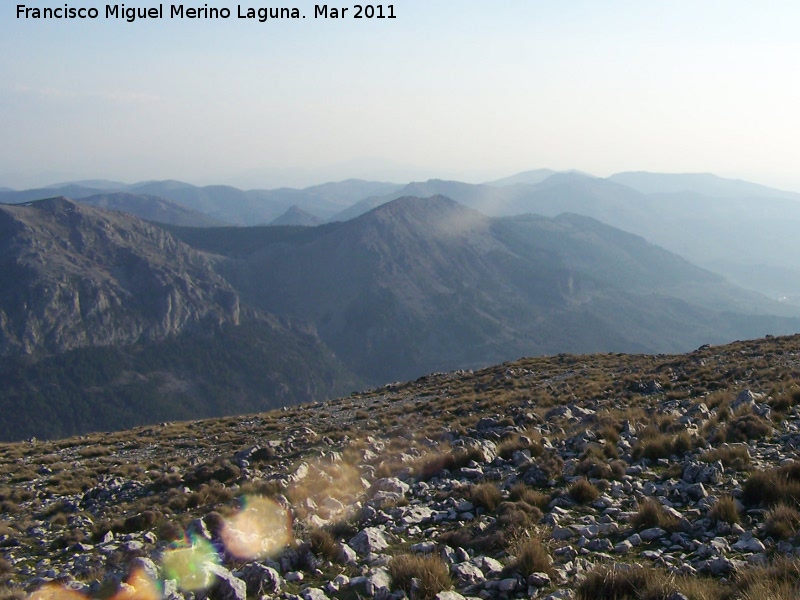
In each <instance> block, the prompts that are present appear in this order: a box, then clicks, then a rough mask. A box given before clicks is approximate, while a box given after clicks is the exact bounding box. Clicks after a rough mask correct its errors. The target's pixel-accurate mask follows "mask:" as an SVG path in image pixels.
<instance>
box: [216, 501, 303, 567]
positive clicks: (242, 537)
mask: <svg viewBox="0 0 800 600" xmlns="http://www.w3.org/2000/svg"><path fill="white" fill-rule="evenodd" d="M291 533H292V522H291V518H290V516H289V513H288V511H287V510H286V509H285V508H283V507H282V506H281V505H280V504H278V503H277V502H275V501H274V500H270V499H268V498H262V497H260V496H251V497H248V498H245V500H244V506H243V507H242V510H240V511H239V512H238V513H237V514H236V515H234V516H233V517H231V518H230V519H228V520H227V521H226V522H225V527H224V528H223V529H222V541H223V542H224V543H225V549H226V550H227V551H228V552H230V553H231V554H232V555H233V556H235V557H236V558H239V559H245V560H253V559H260V558H265V557H267V556H272V555H274V554H276V553H278V552H280V551H281V550H282V549H283V548H284V546H286V544H288V543H289V541H290V540H291Z"/></svg>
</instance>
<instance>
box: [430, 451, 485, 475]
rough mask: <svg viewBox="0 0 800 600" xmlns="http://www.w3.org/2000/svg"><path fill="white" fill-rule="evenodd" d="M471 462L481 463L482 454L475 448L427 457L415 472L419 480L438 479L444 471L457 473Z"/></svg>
mask: <svg viewBox="0 0 800 600" xmlns="http://www.w3.org/2000/svg"><path fill="white" fill-rule="evenodd" d="M472 461H475V462H482V461H483V453H482V452H481V451H480V450H478V449H477V448H466V449H464V450H455V451H451V452H447V453H444V454H435V455H433V456H428V457H426V458H425V459H423V460H422V461H421V462H420V464H419V465H418V466H417V469H416V471H417V473H418V476H419V478H420V479H421V480H423V481H427V480H429V479H433V478H434V477H438V476H439V475H441V474H442V473H444V471H457V470H458V469H460V468H462V467H466V466H467V465H468V464H469V463H470V462H472Z"/></svg>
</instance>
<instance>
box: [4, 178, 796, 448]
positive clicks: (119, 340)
mask: <svg viewBox="0 0 800 600" xmlns="http://www.w3.org/2000/svg"><path fill="white" fill-rule="evenodd" d="M536 178H539V182H538V183H535V184H530V183H525V181H533V180H535V179H536ZM517 179H518V180H519V181H506V182H503V181H500V182H494V183H493V184H486V185H470V184H465V183H460V182H445V181H437V180H434V181H429V182H425V183H418V184H411V185H410V186H406V187H405V188H396V187H391V186H390V184H369V183H366V182H342V183H341V184H332V185H331V186H327V187H326V186H318V188H320V189H316V190H315V191H314V194H316V198H318V199H319V198H322V197H325V195H326V194H333V193H334V191H332V190H335V189H339V188H341V189H342V190H345V191H344V192H343V194H345V195H347V194H350V195H349V196H348V198H349V200H344V199H340V200H338V201H336V202H338V203H339V205H342V206H343V205H345V204H347V203H348V202H350V201H351V200H352V199H353V198H354V197H355V196H356V195H358V194H360V193H364V191H365V190H367V191H376V190H381V189H383V190H385V189H392V190H395V191H391V193H389V194H388V195H387V194H384V195H373V196H372V197H371V199H369V200H363V201H361V202H351V203H350V205H349V206H350V208H351V209H354V208H355V207H356V206H360V207H362V208H363V207H365V206H366V205H368V204H375V205H376V206H375V207H374V208H372V209H370V210H368V211H366V212H363V213H361V214H359V215H358V216H356V217H354V218H352V219H349V220H345V221H332V222H329V223H326V224H321V225H316V226H310V225H298V224H290V225H272V226H270V225H261V226H249V227H245V226H231V225H227V226H218V223H219V220H220V219H217V218H216V217H214V216H211V215H209V214H206V213H201V212H199V211H196V209H187V208H186V207H185V206H184V205H181V204H176V201H175V200H164V199H163V196H147V195H144V194H141V193H134V192H131V191H130V190H126V189H119V188H120V187H125V186H121V184H120V186H117V189H115V190H113V191H108V192H103V193H98V189H97V188H91V187H89V186H88V183H91V184H92V185H96V184H99V183H102V182H83V184H82V185H81V186H73V188H75V189H77V187H81V188H82V189H84V190H91V191H92V192H93V193H92V194H88V195H85V196H83V198H81V199H80V200H79V201H73V200H69V199H66V198H50V199H46V200H37V201H31V200H25V198H26V197H28V196H26V195H25V194H23V193H21V192H15V194H18V195H17V196H13V198H12V199H15V200H16V201H19V202H20V203H18V204H9V205H5V206H1V207H0V276H2V281H0V285H2V288H0V289H2V291H0V352H2V355H3V357H4V362H3V364H2V365H1V366H0V383H2V386H3V391H2V393H0V405H2V406H3V409H4V411H5V412H4V414H6V415H12V416H10V417H7V418H6V419H5V421H4V422H3V423H2V426H1V427H0V437H2V438H3V439H20V438H21V437H28V436H31V435H36V436H44V437H54V436H61V435H68V434H73V433H81V432H84V431H89V430H97V429H111V428H119V427H127V426H131V425H135V424H141V423H146V422H153V421H158V420H172V419H177V418H199V417H204V416H216V415H222V414H234V413H241V412H246V411H252V410H262V409H266V408H272V407H274V406H281V405H284V404H293V403H296V402H303V401H312V400H321V399H325V398H331V397H334V396H336V395H338V394H343V393H349V392H350V391H353V390H355V389H359V388H362V387H363V386H365V385H381V384H384V383H386V382H389V381H396V380H403V379H413V378H416V377H419V376H421V375H424V374H426V373H429V372H431V371H440V370H450V369H459V368H476V367H482V366H486V365H489V364H494V363H499V362H503V361H507V360H513V359H516V358H518V357H520V356H530V355H540V354H558V353H560V352H581V353H583V352H637V353H641V352H649V353H660V352H680V351H686V350H689V349H692V348H695V347H697V346H700V345H702V344H707V343H721V342H726V341H730V340H734V339H741V338H752V337H760V336H763V335H765V334H784V333H793V332H796V331H800V309H798V308H796V307H795V306H794V305H792V304H791V303H786V302H776V301H774V300H770V299H769V298H767V297H766V296H763V295H760V294H758V293H756V292H753V291H749V290H745V289H742V288H740V287H737V286H736V285H735V284H734V283H731V282H730V281H729V280H728V279H726V278H723V277H722V276H720V275H718V274H715V273H714V272H712V271H710V270H708V269H705V268H702V266H695V265H694V264H692V263H691V262H690V261H687V260H686V259H685V258H683V257H681V256H678V255H676V254H674V253H672V252H670V251H669V250H668V249H667V248H662V247H660V246H657V245H654V244H653V243H651V242H652V240H650V239H645V238H643V237H640V236H638V235H634V234H632V233H628V232H626V231H623V230H622V229H618V228H616V227H613V226H611V225H609V224H607V222H606V223H604V222H601V221H602V220H603V219H598V218H595V217H592V216H587V215H586V213H587V212H592V211H594V212H595V213H599V216H602V217H604V219H605V220H606V221H608V220H610V219H611V217H612V216H614V215H617V218H618V220H625V221H626V222H627V223H629V224H631V225H634V224H638V226H641V227H644V225H643V223H644V222H646V221H647V220H648V219H649V218H650V216H649V215H651V214H652V211H654V210H656V209H657V208H658V201H659V200H660V201H662V202H663V198H661V197H658V198H657V197H656V195H653V194H646V193H644V192H641V191H637V190H635V189H633V188H631V187H628V186H626V185H623V184H621V183H617V182H615V181H611V180H606V179H598V178H594V177H591V176H589V175H585V174H581V173H576V172H570V173H555V174H550V173H539V172H534V173H529V174H521V175H520V177H519V178H517ZM634 179H635V180H636V182H639V183H638V185H644V184H641V181H642V180H643V179H644V180H646V179H647V177H643V176H641V175H637V177H636V178H634ZM700 179H701V180H702V181H705V182H706V183H707V182H708V181H709V180H708V178H700ZM710 181H711V182H712V183H714V181H715V180H714V179H713V178H712V179H711V180H710ZM689 183H695V184H696V183H697V178H689ZM106 185H108V184H107V183H106ZM158 185H160V186H161V189H162V191H164V190H168V189H174V190H183V192H181V193H188V192H186V190H187V189H190V188H191V186H186V185H185V184H179V183H177V182H166V183H162V184H158ZM387 185H389V186H390V188H387V187H386V186H387ZM674 185H676V186H677V185H678V183H675V184H674ZM724 185H725V186H727V185H728V184H727V183H726V184H724ZM110 187H113V186H109V189H110ZM154 187H156V184H150V187H147V186H144V185H142V186H140V187H139V192H144V191H147V192H152V191H153V188H154ZM723 187H724V186H723ZM195 189H196V190H202V193H203V194H212V192H213V191H214V189H216V188H195ZM398 189H399V190H401V191H402V190H405V191H406V192H414V193H415V194H412V195H407V196H402V197H400V198H396V199H394V198H393V196H394V195H396V194H397V193H399V192H398V191H396V190H398ZM750 189H752V188H750ZM348 190H349V191H348ZM303 192H304V194H306V196H308V195H311V192H306V191H303ZM438 192H447V194H446V195H445V194H439V193H438ZM19 194H22V195H19ZM30 194H33V195H35V193H34V192H30ZM30 194H28V195H30ZM130 194H134V195H133V196H131V195H130ZM231 194H234V192H231ZM692 194H694V192H675V193H672V192H671V196H670V197H672V196H676V197H680V198H683V200H681V201H677V200H676V201H675V202H674V204H675V206H677V207H678V208H680V207H681V202H683V205H684V207H685V206H688V205H689V204H690V201H689V200H687V198H690V197H694V196H692ZM295 195H297V194H295ZM342 198H344V196H343V197H342ZM6 199H8V198H6ZM712 200H713V201H709V202H707V203H706V204H705V205H704V207H703V208H702V210H700V209H697V210H695V213H696V214H697V215H704V218H710V217H709V215H713V214H715V213H714V210H717V209H719V207H722V206H724V205H726V203H727V205H728V206H733V205H734V204H737V203H738V204H741V205H742V206H745V205H746V204H747V202H746V201H745V200H742V199H741V198H740V199H737V198H735V197H733V198H730V197H729V198H716V199H712ZM326 201H327V202H328V203H329V205H330V204H335V203H336V202H334V201H333V200H331V199H330V197H328V200H326ZM770 202H771V203H772V204H771V205H769V206H768V207H767V208H766V209H765V210H764V214H765V215H769V217H770V218H773V219H775V218H777V217H778V215H779V214H780V211H779V209H780V208H781V207H782V208H783V209H785V213H786V214H787V215H789V216H788V217H787V220H790V217H791V215H792V214H793V213H792V210H794V203H795V199H793V198H792V197H791V195H787V196H786V197H782V198H778V197H775V198H772V199H771V200H770ZM532 203H533V204H535V205H536V206H537V207H538V209H539V210H537V211H536V213H538V214H533V213H531V212H524V211H523V209H524V208H525V207H526V206H529V205H531V204H532ZM89 204H94V205H95V206H89ZM468 205H472V206H468ZM217 206H218V207H221V208H224V206H225V205H224V204H223V203H218V204H217ZM475 206H478V207H481V208H482V209H484V211H486V212H492V213H495V214H501V213H507V214H503V215H502V216H490V215H487V214H485V213H484V212H483V211H479V210H476V209H475ZM715 206H716V207H717V209H715V208H714V207H715ZM102 207H109V208H110V207H116V208H124V209H126V210H127V211H131V210H132V209H136V210H138V211H142V212H144V211H147V214H146V215H144V214H143V215H142V216H147V218H149V219H152V220H151V221H144V220H142V219H141V218H139V217H137V216H135V215H133V214H131V213H130V212H127V213H123V212H120V211H118V210H109V209H108V208H102ZM293 207H294V208H293ZM240 208H241V207H240ZM560 208H570V209H572V208H574V209H577V210H574V211H572V212H563V211H562V212H558V209H560ZM745 209H746V207H745ZM745 209H743V210H745ZM237 210H238V209H237ZM517 210H519V211H521V212H519V213H516V214H515V211H517ZM658 210H661V211H662V213H663V215H664V219H663V224H664V225H665V227H668V228H669V227H671V228H672V230H673V231H674V230H675V228H678V229H680V227H679V226H681V227H683V226H684V225H681V221H680V219H679V218H678V217H675V219H673V221H670V220H669V211H668V210H667V209H666V208H664V207H661V208H658ZM676 210H677V209H676ZM681 210H683V209H682V208H681ZM720 210H721V209H720ZM193 211H194V212H193ZM679 212H680V211H679ZM552 213H556V214H552ZM581 213H582V214H581ZM165 215H168V216H169V220H168V221H167V218H166V216H165ZM311 215H312V213H311V212H310V211H307V210H306V209H304V208H302V207H301V205H299V204H297V205H294V204H293V205H289V206H288V207H287V208H286V209H284V211H283V215H282V216H281V214H280V213H279V214H277V215H276V217H275V218H279V219H281V220H283V221H284V222H287V223H293V222H294V223H296V222H297V221H296V220H297V219H300V220H302V219H306V218H311V219H312V220H313V216H311ZM620 215H623V216H620ZM218 216H223V215H218ZM160 218H163V220H164V221H167V223H164V222H161V223H157V222H154V221H157V220H159V219H160ZM204 219H206V220H208V219H210V220H211V222H210V223H209V222H206V223H205V226H200V225H201V224H202V221H203V220H204ZM221 220H227V219H221ZM279 222H280V221H279ZM209 225H214V226H209ZM657 225H658V223H656V224H653V223H648V224H647V227H649V228H650V229H652V230H653V231H656V230H658V229H659V228H658V227H657ZM706 225H707V226H709V227H710V225H709V224H708V223H706ZM750 226H751V227H753V228H758V225H757V224H756V225H753V224H752V223H751V225H750ZM645 228H646V227H645ZM632 229H634V228H633V227H630V228H629V230H632ZM753 235H754V236H755V235H756V234H755V233H754V234H753ZM758 235H761V233H760V232H759V234H758ZM667 237H669V236H667ZM720 237H721V234H720V233H719V232H718V231H716V230H714V229H713V228H710V229H709V231H708V235H707V236H706V238H704V239H702V240H697V243H698V244H701V245H702V244H705V245H706V246H708V247H713V240H715V239H717V240H718V239H720ZM783 241H785V242H786V243H787V244H789V245H790V244H791V243H793V240H783ZM729 243H730V242H729ZM733 245H738V246H746V244H745V243H737V244H733ZM731 255H732V256H735V255H736V253H735V252H731ZM48 410H49V411H50V412H51V413H52V414H53V415H54V418H53V419H48V420H46V422H43V421H42V420H41V415H42V414H46V413H47V411H48Z"/></svg>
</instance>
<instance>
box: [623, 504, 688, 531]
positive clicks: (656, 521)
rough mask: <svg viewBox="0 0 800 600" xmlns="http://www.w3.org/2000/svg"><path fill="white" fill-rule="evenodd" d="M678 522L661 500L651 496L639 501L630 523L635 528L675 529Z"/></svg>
mask: <svg viewBox="0 0 800 600" xmlns="http://www.w3.org/2000/svg"><path fill="white" fill-rule="evenodd" d="M679 524H680V521H678V519H676V518H675V517H674V516H673V515H671V514H670V513H668V512H667V510H666V509H665V508H664V506H663V505H662V504H661V502H659V501H658V500H655V499H653V498H645V499H644V500H642V501H641V502H639V509H638V510H637V511H636V514H635V515H633V517H631V525H633V526H634V527H635V528H636V529H649V528H651V527H660V528H661V529H663V530H665V531H675V530H677V529H678V526H679Z"/></svg>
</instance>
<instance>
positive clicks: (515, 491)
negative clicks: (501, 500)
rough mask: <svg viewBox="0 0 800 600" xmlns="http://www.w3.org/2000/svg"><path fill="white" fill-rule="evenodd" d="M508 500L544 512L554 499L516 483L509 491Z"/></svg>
mask: <svg viewBox="0 0 800 600" xmlns="http://www.w3.org/2000/svg"><path fill="white" fill-rule="evenodd" d="M508 499H509V500H511V501H513V502H517V501H520V500H521V501H522V502H525V503H526V504H529V505H531V506H535V507H536V508H538V509H540V510H544V509H545V508H546V507H547V505H548V504H549V503H550V500H552V499H553V497H552V496H551V495H550V494H545V493H543V492H540V491H538V490H534V489H533V488H530V487H528V486H527V485H525V484H524V483H515V484H514V485H513V486H511V489H510V490H509V491H508Z"/></svg>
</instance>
